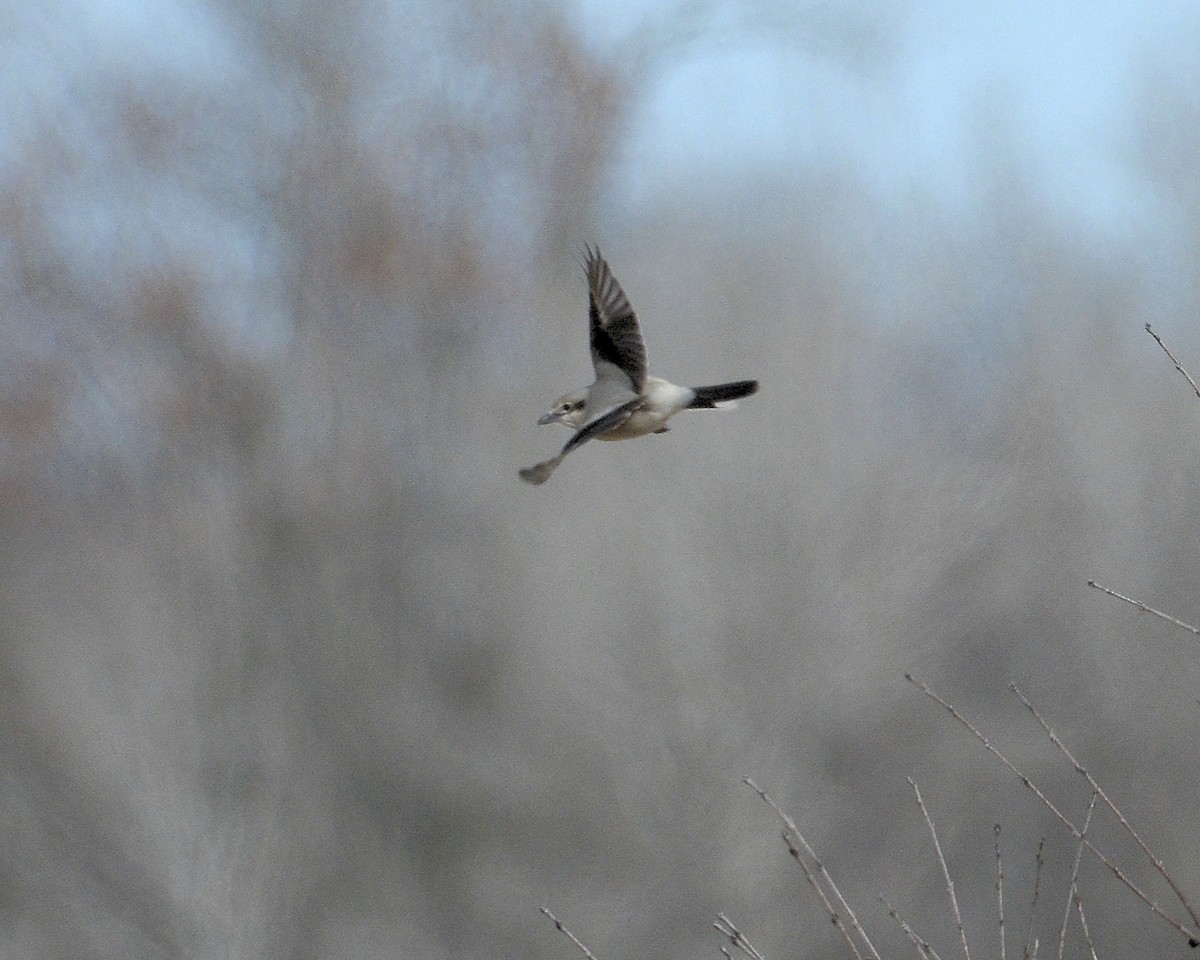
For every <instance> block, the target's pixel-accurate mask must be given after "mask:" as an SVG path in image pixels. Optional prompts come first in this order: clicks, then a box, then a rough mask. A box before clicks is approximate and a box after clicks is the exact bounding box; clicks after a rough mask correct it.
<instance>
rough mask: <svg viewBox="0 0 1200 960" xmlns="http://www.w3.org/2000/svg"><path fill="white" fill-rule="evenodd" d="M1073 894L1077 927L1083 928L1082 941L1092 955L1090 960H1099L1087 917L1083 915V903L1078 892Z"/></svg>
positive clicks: (1075, 891)
mask: <svg viewBox="0 0 1200 960" xmlns="http://www.w3.org/2000/svg"><path fill="white" fill-rule="evenodd" d="M1072 892H1073V893H1074V894H1075V908H1076V909H1077V910H1078V911H1079V925H1080V926H1081V927H1082V928H1083V941H1084V943H1086V944H1087V946H1088V952H1089V953H1091V955H1092V960H1099V958H1098V957H1097V956H1096V945H1095V944H1094V943H1092V931H1091V930H1089V929H1088V925H1087V917H1085V916H1084V915H1083V901H1082V900H1080V899H1079V891H1078V890H1074V891H1072Z"/></svg>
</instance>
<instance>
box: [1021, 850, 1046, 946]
mask: <svg viewBox="0 0 1200 960" xmlns="http://www.w3.org/2000/svg"><path fill="white" fill-rule="evenodd" d="M1045 849H1046V838H1045V837H1042V839H1041V840H1039V841H1038V848H1037V856H1035V857H1034V858H1033V862H1034V871H1033V900H1031V901H1030V903H1029V932H1028V933H1027V934H1025V951H1024V953H1023V954H1022V956H1023V957H1024V960H1032V958H1033V957H1036V956H1037V940H1035V939H1034V936H1033V930H1034V927H1035V926H1036V925H1037V905H1038V895H1039V894H1040V893H1041V892H1042V868H1043V867H1044V866H1045V865H1046V861H1045V859H1044V858H1043V857H1042V851H1043V850H1045Z"/></svg>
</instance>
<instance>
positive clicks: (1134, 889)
mask: <svg viewBox="0 0 1200 960" xmlns="http://www.w3.org/2000/svg"><path fill="white" fill-rule="evenodd" d="M904 679H905V680H907V681H908V682H909V683H911V684H912V685H913V686H915V687H917V689H919V690H920V691H921V692H922V693H924V694H925V696H927V697H928V698H929V699H930V700H932V701H933V702H934V703H937V704H938V705H940V706H942V707H944V708H945V709H946V711H947V712H948V713H949V714H950V716H952V717H953V718H954V719H955V720H957V721H958V722H959V723H961V724H962V725H963V726H964V727H966V728H967V729H968V730H969V731H970V732H971V733H972V734H973V735H974V737H975V739H976V740H978V741H979V742H980V743H982V744H983V746H984V748H985V749H986V750H987V751H988V752H989V753H990V754H992V756H994V757H995V758H996V759H997V760H999V761H1000V762H1001V763H1002V764H1004V766H1006V767H1007V768H1008V769H1009V770H1011V771H1012V772H1013V773H1014V774H1016V776H1017V777H1018V778H1019V779H1020V781H1021V783H1022V784H1023V785H1024V786H1025V787H1026V788H1027V789H1028V790H1029V791H1030V792H1031V793H1032V794H1033V795H1034V796H1035V797H1037V798H1038V799H1039V800H1040V801H1041V802H1042V805H1043V806H1045V807H1046V809H1047V810H1049V811H1050V812H1051V813H1053V814H1054V816H1055V817H1057V818H1058V821H1059V823H1061V824H1062V825H1063V826H1065V827H1066V828H1067V829H1068V830H1070V831H1071V833H1072V834H1073V835H1074V836H1075V838H1076V839H1077V840H1081V841H1082V842H1083V844H1084V845H1085V846H1086V847H1087V848H1088V849H1089V850H1090V851H1091V852H1092V853H1093V854H1095V855H1096V857H1097V858H1098V859H1099V860H1100V862H1101V863H1103V864H1104V865H1105V866H1106V867H1108V869H1109V871H1110V872H1111V873H1112V874H1113V876H1115V877H1116V878H1117V879H1118V880H1120V881H1121V883H1123V884H1125V886H1126V887H1127V888H1128V889H1129V891H1130V892H1131V893H1132V894H1133V895H1134V896H1135V897H1137V898H1138V899H1139V900H1141V901H1142V903H1144V904H1145V905H1146V906H1147V907H1148V908H1149V909H1150V911H1151V912H1152V913H1153V914H1155V915H1156V916H1158V917H1161V918H1162V919H1163V920H1165V921H1166V922H1167V923H1169V924H1170V925H1171V926H1172V927H1174V928H1175V929H1176V930H1178V931H1179V932H1180V933H1182V934H1183V935H1184V936H1185V937H1187V938H1188V943H1189V945H1191V943H1192V941H1196V943H1197V944H1200V934H1198V933H1197V932H1196V931H1195V930H1189V929H1188V928H1187V927H1186V926H1184V924H1183V923H1182V922H1181V921H1179V920H1176V919H1175V918H1174V917H1172V916H1171V915H1170V914H1169V913H1167V912H1166V911H1164V910H1163V909H1162V907H1160V906H1159V905H1158V904H1157V903H1155V902H1154V901H1153V900H1151V899H1150V898H1149V897H1148V896H1147V895H1146V894H1145V893H1143V892H1142V890H1141V889H1140V888H1139V887H1138V886H1137V885H1136V884H1135V883H1134V882H1133V881H1132V880H1130V879H1129V877H1127V876H1126V875H1125V874H1124V872H1122V870H1121V868H1120V867H1118V866H1117V865H1116V864H1115V863H1113V861H1112V860H1111V859H1110V858H1109V857H1108V856H1107V855H1105V854H1104V853H1102V852H1101V851H1100V850H1099V849H1098V848H1097V847H1096V846H1095V845H1094V844H1093V843H1092V841H1091V840H1089V839H1087V838H1086V837H1084V836H1083V834H1082V833H1081V832H1080V830H1079V828H1078V827H1076V826H1075V824H1073V823H1072V822H1071V821H1070V820H1068V819H1067V817H1066V815H1065V814H1064V813H1063V812H1062V811H1061V810H1059V809H1058V807H1056V806H1055V805H1054V804H1053V803H1052V802H1051V801H1050V799H1049V797H1047V796H1046V795H1045V794H1044V793H1042V791H1041V790H1040V789H1038V787H1037V786H1036V785H1035V784H1034V782H1033V781H1032V780H1030V779H1029V777H1027V776H1026V775H1025V774H1024V773H1022V772H1021V771H1020V770H1018V769H1017V768H1016V767H1015V766H1014V765H1013V763H1012V761H1011V760H1009V759H1008V757H1006V756H1005V755H1004V754H1003V753H1001V752H1000V751H999V749H997V748H996V747H995V746H994V745H993V744H992V742H991V741H990V740H989V739H988V738H987V737H985V736H984V735H983V734H982V733H980V732H979V731H978V730H977V729H976V728H975V727H974V726H972V724H971V722H970V721H969V720H967V719H966V718H965V717H964V716H963V715H962V714H961V713H959V712H958V711H957V710H956V709H955V708H954V707H953V706H951V705H950V704H949V703H947V702H946V701H945V700H943V699H942V698H941V697H939V696H938V695H937V694H936V693H934V692H933V691H932V690H931V689H929V687H928V685H927V684H925V683H923V682H922V681H920V680H917V679H915V678H914V677H913V676H912V675H911V674H907V673H906V674H905V675H904Z"/></svg>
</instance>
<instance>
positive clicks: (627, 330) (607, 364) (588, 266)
mask: <svg viewBox="0 0 1200 960" xmlns="http://www.w3.org/2000/svg"><path fill="white" fill-rule="evenodd" d="M586 251H587V256H586V259H585V261H584V270H585V272H586V273H587V282H588V311H589V315H590V324H589V326H590V329H591V343H592V366H594V367H595V368H596V380H595V382H594V383H592V385H591V386H590V387H585V388H584V389H582V390H575V391H572V392H571V393H568V394H564V395H563V396H561V397H559V398H558V399H557V400H555V401H554V406H552V407H551V408H550V409H549V410H548V411H547V412H546V413H544V414H542V416H541V417H540V418H539V419H538V423H561V424H563V425H564V426H567V427H570V428H571V429H572V430H574V431H575V433H574V435H573V436H572V437H571V439H570V440H568V441H567V442H566V445H565V446H564V447H563V448H562V450H560V451H559V452H558V454H557V456H553V457H551V458H550V459H549V460H543V461H542V462H541V463H538V464H535V465H534V466H532V467H526V468H525V469H524V470H521V471H520V477H521V479H522V480H524V481H525V482H526V483H533V484H539V483H545V482H546V481H547V480H549V479H550V474H552V473H553V472H554V469H555V468H556V467H557V466H558V465H559V464H560V463H562V461H563V458H564V457H566V455H567V454H568V453H570V452H571V451H572V450H575V449H576V448H578V447H580V446H582V445H583V444H585V443H587V442H588V441H589V440H628V439H630V438H632V437H641V436H645V435H646V434H647V433H666V432H667V429H668V427H667V421H668V420H670V419H671V417H673V416H674V415H675V414H677V413H678V412H679V411H680V410H714V409H717V408H719V407H722V406H732V405H733V401H735V400H738V399H740V398H742V397H748V396H750V394H752V393H754V392H755V391H756V390H757V389H758V381H757V380H736V381H734V382H733V383H717V384H713V385H712V386H708V387H681V386H678V385H677V384H674V383H670V382H669V381H667V380H662V379H660V378H659V377H651V376H647V374H646V344H645V341H643V340H642V331H641V328H640V327H639V326H638V320H637V315H636V314H635V313H634V312H633V308H632V307H631V306H630V305H629V299H628V297H626V296H625V291H624V290H622V289H621V285H620V284H619V283H617V278H616V277H614V276H613V274H612V270H611V269H609V266H608V262H607V261H606V260H605V259H604V257H602V256H601V255H600V251H599V250H598V249H595V250H593V249H592V248H590V247H588V248H586Z"/></svg>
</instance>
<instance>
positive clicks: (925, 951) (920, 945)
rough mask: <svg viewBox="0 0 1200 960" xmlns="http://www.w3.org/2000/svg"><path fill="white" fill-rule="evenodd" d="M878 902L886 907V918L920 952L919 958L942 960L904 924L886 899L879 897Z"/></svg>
mask: <svg viewBox="0 0 1200 960" xmlns="http://www.w3.org/2000/svg"><path fill="white" fill-rule="evenodd" d="M879 901H880V902H881V903H882V904H883V905H884V906H885V907H887V911H888V916H889V917H891V918H892V919H893V920H895V921H896V923H898V924H899V925H900V929H901V930H903V931H904V932H905V933H906V934H907V935H908V939H909V940H911V941H912V944H913V946H914V947H916V948H917V949H918V950H919V951H921V956H923V957H925V958H926V960H942V958H941V957H939V956H938V953H937V951H936V950H934V949H933V947H931V946H930V945H929V943H928V942H927V941H926V940H924V939H923V938H922V937H921V935H920V934H918V933H917V932H916V931H915V930H913V928H912V927H910V926H909V925H908V924H907V923H905V922H904V920H903V919H902V918H901V917H900V914H898V913H897V912H896V908H895V907H893V906H892V905H891V904H890V903H889V902H888V901H887V898H885V897H883V896H880V898H879Z"/></svg>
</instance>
